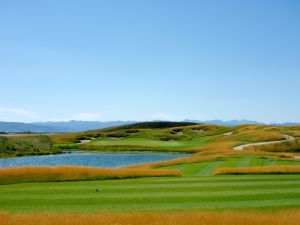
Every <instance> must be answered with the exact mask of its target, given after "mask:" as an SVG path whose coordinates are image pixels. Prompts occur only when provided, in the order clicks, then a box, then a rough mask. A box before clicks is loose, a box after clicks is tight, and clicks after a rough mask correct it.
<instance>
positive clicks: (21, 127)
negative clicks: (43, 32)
mask: <svg viewBox="0 0 300 225" xmlns="http://www.w3.org/2000/svg"><path fill="white" fill-rule="evenodd" d="M138 122H140V121H107V122H101V121H75V120H71V121H62V122H53V121H49V122H36V123H21V122H0V132H36V133H67V132H81V131H87V130H97V129H103V128H108V127H114V126H122V125H129V124H134V123H138ZM182 122H191V123H203V124H215V125H224V126H237V125H240V124H261V125H267V124H264V123H260V122H257V121H252V120H229V121H223V120H206V121H201V120H188V119H186V120H183V121H182ZM299 124H300V123H291V122H286V123H274V124H272V125H276V126H294V125H299Z"/></svg>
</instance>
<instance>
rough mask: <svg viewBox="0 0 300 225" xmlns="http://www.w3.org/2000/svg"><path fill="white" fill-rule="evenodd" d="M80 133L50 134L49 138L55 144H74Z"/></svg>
mask: <svg viewBox="0 0 300 225" xmlns="http://www.w3.org/2000/svg"><path fill="white" fill-rule="evenodd" d="M78 135H79V134H78V133H68V134H49V135H48V136H49V138H50V139H51V141H52V142H53V143H54V144H72V143H73V142H74V140H75V139H76V137H77V136H78Z"/></svg>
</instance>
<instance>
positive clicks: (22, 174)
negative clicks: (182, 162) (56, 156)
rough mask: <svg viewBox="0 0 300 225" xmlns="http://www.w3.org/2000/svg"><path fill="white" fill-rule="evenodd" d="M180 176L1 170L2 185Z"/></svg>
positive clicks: (126, 171)
mask: <svg viewBox="0 0 300 225" xmlns="http://www.w3.org/2000/svg"><path fill="white" fill-rule="evenodd" d="M152 176H180V172H179V171H175V170H154V169H144V170H135V169H121V168H117V169H108V168H96V167H83V166H56V167H50V166H48V167H47V166H41V167H34V166H32V167H30V166H28V167H13V168H3V169H0V184H11V183H26V182H27V183H28V182H55V181H83V180H105V179H122V178H123V179H124V178H137V177H152Z"/></svg>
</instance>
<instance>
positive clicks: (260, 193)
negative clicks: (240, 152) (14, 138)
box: [0, 155, 300, 212]
mask: <svg viewBox="0 0 300 225" xmlns="http://www.w3.org/2000/svg"><path fill="white" fill-rule="evenodd" d="M284 164H287V165H288V164H290V165H291V164H294V165H295V164H299V162H291V161H275V160H271V159H265V158H257V157H256V156H254V155H246V156H243V157H235V158H228V159H223V160H217V161H208V162H201V163H190V164H181V165H176V166H168V167H165V168H166V169H178V170H180V171H181V172H182V173H183V176H182V177H156V178H137V179H124V180H103V181H85V182H51V183H27V184H11V185H0V210H4V211H10V212H18V211H25V212H28V211H57V212H63V211H78V212H96V211H129V212H133V211H164V210H167V211H170V210H171V211H173V210H197V209H199V210H209V209H212V210H248V209H253V210H277V209H287V208H297V207H299V206H300V175H298V174H294V175H292V174H285V175H278V174H276V175H221V176H212V174H213V171H214V169H216V168H220V167H245V166H258V165H260V166H261V165H284ZM97 188H98V189H99V192H96V189H97Z"/></svg>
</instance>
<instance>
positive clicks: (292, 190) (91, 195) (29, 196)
mask: <svg viewBox="0 0 300 225" xmlns="http://www.w3.org/2000/svg"><path fill="white" fill-rule="evenodd" d="M187 190H188V189H185V190H182V191H175V190H174V191H167V192H164V191H160V192H155V193H149V192H138V193H140V194H142V195H141V197H142V198H162V197H177V198H181V197H187V196H194V197H201V196H202V197H203V196H205V197H214V198H220V197H223V196H225V197H226V196H227V197H232V196H251V195H255V196H263V195H271V194H273V195H274V194H276V195H277V197H280V196H281V195H282V194H297V195H299V194H300V188H299V187H298V188H294V187H288V188H286V187H284V188H280V189H263V188H259V189H255V190H251V189H242V190H222V191H211V190H201V191H189V192H187ZM74 194H75V193H71V194H66V193H64V194H55V195H53V194H52V195H53V196H52V195H51V194H49V195H48V197H47V198H46V196H45V194H43V193H40V194H26V195H24V194H23V195H22V194H21V193H20V194H17V195H16V194H14V195H6V196H3V197H2V198H1V200H0V202H1V201H6V200H12V201H14V200H20V199H21V200H25V199H27V200H33V199H39V200H47V199H49V197H51V199H66V197H73V196H74ZM139 197H140V196H137V193H136V192H135V193H134V192H132V193H119V192H117V193H110V194H109V196H108V195H107V193H106V192H102V193H101V192H100V193H95V192H93V193H81V194H80V193H79V194H76V199H84V198H90V199H92V198H94V199H102V200H105V199H116V198H117V199H121V198H128V199H131V198H132V199H135V198H139Z"/></svg>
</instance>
